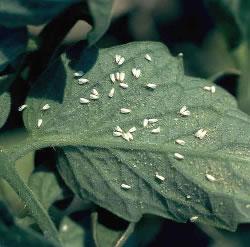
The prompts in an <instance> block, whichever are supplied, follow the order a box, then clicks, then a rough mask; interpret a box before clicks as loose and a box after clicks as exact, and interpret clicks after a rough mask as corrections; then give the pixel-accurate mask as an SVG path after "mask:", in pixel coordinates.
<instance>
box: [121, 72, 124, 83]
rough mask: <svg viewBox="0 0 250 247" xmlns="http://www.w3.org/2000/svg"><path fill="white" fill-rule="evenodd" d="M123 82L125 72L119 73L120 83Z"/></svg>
mask: <svg viewBox="0 0 250 247" xmlns="http://www.w3.org/2000/svg"><path fill="white" fill-rule="evenodd" d="M124 80H125V72H120V82H123V81H124Z"/></svg>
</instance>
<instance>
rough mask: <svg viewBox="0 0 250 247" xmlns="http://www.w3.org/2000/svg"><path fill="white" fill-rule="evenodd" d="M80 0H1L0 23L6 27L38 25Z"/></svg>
mask: <svg viewBox="0 0 250 247" xmlns="http://www.w3.org/2000/svg"><path fill="white" fill-rule="evenodd" d="M77 2H80V0H59V1H58V0H43V1H36V0H30V1H26V0H13V1H9V0H2V1H1V5H0V23H1V24H3V25H5V26H8V27H22V26H26V25H40V24H43V23H45V22H47V21H49V20H50V19H52V18H53V17H54V16H56V15H58V14H59V13H60V12H62V11H63V10H64V9H65V8H67V7H69V6H70V5H72V4H74V3H77Z"/></svg>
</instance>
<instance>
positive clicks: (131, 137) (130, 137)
mask: <svg viewBox="0 0 250 247" xmlns="http://www.w3.org/2000/svg"><path fill="white" fill-rule="evenodd" d="M126 135H127V136H128V138H129V141H130V140H134V137H133V135H132V133H131V132H127V133H126Z"/></svg>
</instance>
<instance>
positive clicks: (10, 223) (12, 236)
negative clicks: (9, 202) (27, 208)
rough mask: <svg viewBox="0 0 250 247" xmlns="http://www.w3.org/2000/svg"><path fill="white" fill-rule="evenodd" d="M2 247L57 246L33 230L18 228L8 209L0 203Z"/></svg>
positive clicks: (0, 240) (0, 241)
mask: <svg viewBox="0 0 250 247" xmlns="http://www.w3.org/2000/svg"><path fill="white" fill-rule="evenodd" d="M0 246H11V247H19V246H39V247H53V246H55V245H53V244H52V243H50V242H49V241H47V240H45V239H44V238H43V237H42V236H41V235H39V234H38V233H36V232H34V231H32V230H31V229H23V228H21V227H19V226H17V225H16V224H15V222H14V220H13V217H12V216H11V215H10V213H9V212H8V210H7V208H6V207H5V206H4V204H3V203H2V202H1V201H0Z"/></svg>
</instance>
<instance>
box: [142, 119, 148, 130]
mask: <svg viewBox="0 0 250 247" xmlns="http://www.w3.org/2000/svg"><path fill="white" fill-rule="evenodd" d="M143 127H144V128H146V127H148V119H147V118H145V119H144V120H143Z"/></svg>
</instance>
